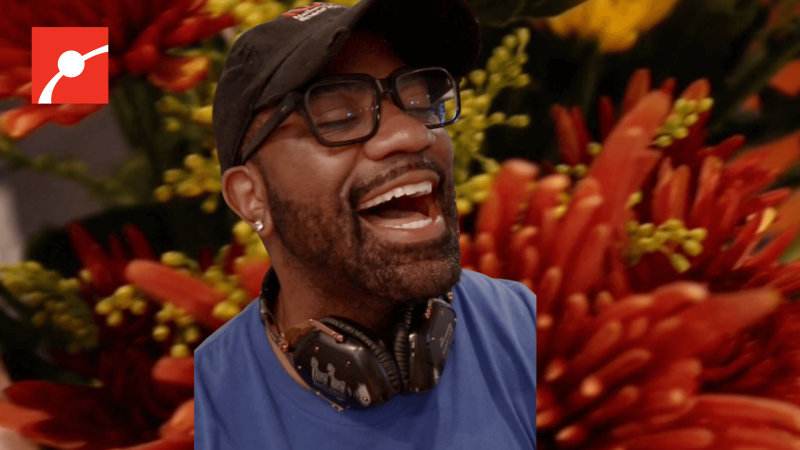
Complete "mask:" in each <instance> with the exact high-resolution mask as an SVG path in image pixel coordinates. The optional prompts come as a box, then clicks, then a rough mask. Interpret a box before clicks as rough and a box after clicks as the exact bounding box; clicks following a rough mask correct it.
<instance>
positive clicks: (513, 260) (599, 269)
mask: <svg viewBox="0 0 800 450" xmlns="http://www.w3.org/2000/svg"><path fill="white" fill-rule="evenodd" d="M673 90H674V82H672V81H668V82H667V83H665V85H664V86H662V87H661V88H659V89H656V90H653V91H651V87H650V81H649V73H648V72H647V71H640V72H638V73H636V75H635V76H634V77H633V79H632V80H631V83H630V84H629V88H628V91H627V94H626V97H625V99H624V101H623V102H622V106H621V108H620V110H621V112H622V118H621V119H620V120H616V118H615V117H614V116H615V112H614V109H615V108H614V107H613V104H612V103H611V100H610V99H608V98H604V99H602V100H601V102H600V114H599V119H600V127H599V129H600V130H601V132H600V134H601V136H600V137H599V139H597V140H594V139H592V138H591V136H590V133H589V132H588V127H587V125H586V123H585V122H584V121H583V119H582V114H581V113H580V111H579V110H577V109H572V110H569V109H567V108H563V107H560V106H556V107H554V108H553V116H554V120H555V123H556V129H557V134H558V137H559V143H560V153H561V159H562V161H564V164H565V167H567V169H565V168H564V167H562V168H559V169H557V171H556V173H552V174H549V175H545V176H540V174H541V172H542V169H541V168H540V167H539V166H537V165H535V164H533V163H530V162H527V161H522V160H510V161H507V162H506V163H505V164H504V165H503V166H502V168H501V169H500V171H499V172H498V174H497V176H496V179H495V182H494V184H493V185H492V188H491V190H490V192H489V194H488V196H487V198H486V200H485V201H484V202H483V204H482V205H481V206H480V208H479V210H478V211H477V216H476V219H475V229H474V232H473V233H471V234H470V233H463V234H462V236H461V247H462V265H463V267H465V268H468V269H475V270H478V271H480V272H482V273H484V274H487V275H489V276H492V277H498V278H507V279H513V280H519V281H521V282H522V283H524V284H526V285H527V286H528V287H529V288H531V289H532V290H533V291H534V292H536V294H537V313H538V321H537V367H538V368H539V373H538V376H539V378H538V379H539V386H538V392H537V428H538V430H539V444H540V445H542V446H545V447H547V448H551V447H558V448H608V449H611V448H642V449H659V448H720V449H722V448H734V447H740V446H760V447H762V448H784V446H791V445H796V443H797V442H798V440H800V427H798V425H797V421H796V418H797V417H800V402H798V399H799V398H800V396H798V393H800V389H798V386H797V384H796V383H795V382H794V381H793V380H796V379H797V377H798V375H800V364H798V363H797V357H796V350H791V349H792V347H793V345H795V344H793V342H796V341H794V339H796V336H797V330H798V328H797V324H798V321H800V315H798V309H797V308H796V307H795V306H796V305H795V304H793V303H789V302H787V301H785V300H784V296H792V295H796V294H797V293H798V292H799V291H800V262H798V261H795V262H793V263H789V264H781V263H779V262H778V261H777V258H778V257H779V256H780V254H781V253H782V252H783V250H784V249H785V248H786V246H787V245H788V243H789V242H791V240H792V239H793V237H794V236H795V235H796V230H797V229H796V224H793V223H791V219H792V217H793V216H791V215H789V216H788V218H789V219H790V220H788V222H789V223H786V222H787V221H786V220H784V223H783V224H782V225H781V226H780V228H776V225H777V224H778V223H779V221H777V220H775V218H776V217H777V216H778V215H779V214H778V211H781V210H782V209H783V203H785V201H786V199H787V197H788V195H789V192H788V190H779V191H771V192H766V193H762V192H761V191H762V190H763V189H764V188H766V187H767V186H769V185H770V184H771V182H772V181H773V180H775V179H776V177H777V176H779V174H780V172H781V170H785V169H786V167H787V166H789V163H790V162H791V160H793V159H797V158H798V157H800V145H798V144H800V143H799V142H797V139H796V138H794V139H792V140H789V141H785V142H779V143H774V144H769V145H767V146H763V147H761V148H756V149H753V150H751V151H750V152H747V153H745V154H744V155H743V156H741V157H739V158H737V159H734V160H733V161H730V162H726V161H727V160H728V159H729V158H730V156H731V155H732V154H733V151H734V150H736V149H737V148H739V147H740V146H741V145H742V144H743V138H741V137H733V138H731V139H729V140H727V141H725V142H723V143H721V144H719V145H716V146H707V145H706V144H705V143H704V139H705V137H704V136H705V130H704V128H703V125H704V123H705V121H706V120H707V118H708V115H709V112H710V108H711V106H712V104H713V102H712V100H711V98H710V96H709V94H710V86H708V83H707V82H705V81H699V82H697V83H695V84H693V85H691V86H689V87H688V88H687V89H686V90H685V91H684V92H683V93H682V94H681V95H680V96H679V98H678V99H677V100H676V101H674V102H672V101H671V95H672V92H673ZM693 115H694V116H693ZM681 127H682V128H684V130H682V131H677V132H676V130H678V129H680V128H681ZM666 135H669V136H670V142H667V141H666V140H665V139H662V137H663V136H666ZM656 168H657V169H656ZM654 169H655V170H654ZM795 220H796V219H795ZM731 337H734V338H733V339H731ZM768 398H771V399H768ZM790 402H791V403H790Z"/></svg>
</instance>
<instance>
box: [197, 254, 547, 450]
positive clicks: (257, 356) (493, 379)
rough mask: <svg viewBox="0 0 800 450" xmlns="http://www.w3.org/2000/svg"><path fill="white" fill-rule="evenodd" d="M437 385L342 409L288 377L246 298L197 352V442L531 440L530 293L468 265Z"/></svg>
mask: <svg viewBox="0 0 800 450" xmlns="http://www.w3.org/2000/svg"><path fill="white" fill-rule="evenodd" d="M453 294H454V300H453V309H454V310H455V311H456V314H457V317H458V324H457V326H456V332H455V339H454V341H453V344H452V348H451V350H450V354H449V357H448V360H447V364H446V365H445V369H444V373H443V374H442V377H441V379H440V381H439V384H438V385H437V386H436V387H434V388H433V389H432V390H430V391H428V392H425V393H421V394H414V395H410V396H397V397H395V398H393V399H392V400H391V401H389V402H388V403H386V404H384V405H380V406H376V407H373V408H371V409H367V410H360V411H358V410H345V411H343V412H339V411H337V410H335V409H333V408H332V407H331V406H330V404H329V403H327V402H326V401H325V400H323V399H321V398H320V397H318V396H317V395H316V394H314V393H312V392H310V391H308V390H306V389H305V388H303V387H302V386H300V385H299V384H298V383H297V382H296V381H294V380H293V379H292V378H291V377H290V376H289V374H287V373H286V371H285V370H284V369H283V366H281V364H280V362H279V361H278V359H277V356H276V355H275V353H274V352H273V351H272V348H271V347H270V344H269V342H268V341H267V337H266V334H265V332H264V326H263V324H262V322H261V318H260V316H259V308H258V306H259V305H258V301H254V302H252V303H251V304H250V305H249V306H247V307H246V308H245V309H244V311H242V312H241V313H240V314H239V315H237V316H236V317H234V318H233V319H232V320H230V321H229V322H228V323H226V324H225V325H224V326H223V327H222V328H220V329H219V330H217V331H216V332H215V333H214V334H213V335H211V336H210V337H209V338H208V339H207V340H206V341H205V342H204V343H203V344H202V345H201V346H200V347H199V348H198V349H197V351H196V352H195V372H194V378H195V385H194V400H195V426H194V430H195V431H194V432H195V450H229V449H230V450H256V449H259V450H261V449H281V450H283V449H287V450H288V449H297V450H305V449H309V450H311V449H313V450H327V449H349V450H358V449H381V450H411V449H436V450H445V449H454V450H455V449H458V450H469V449H489V448H499V449H504V450H516V449H525V450H529V449H535V448H536V297H535V296H534V295H533V293H532V292H531V291H530V290H529V289H528V288H526V287H525V286H524V285H523V284H521V283H517V282H514V281H508V280H498V279H493V278H489V277H487V276H485V275H482V274H480V273H477V272H470V271H467V270H464V271H463V272H462V275H461V281H460V282H459V284H458V285H456V286H455V287H454V288H453Z"/></svg>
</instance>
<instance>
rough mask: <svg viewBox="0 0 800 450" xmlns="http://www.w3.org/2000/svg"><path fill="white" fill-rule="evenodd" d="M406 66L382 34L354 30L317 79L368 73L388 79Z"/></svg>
mask: <svg viewBox="0 0 800 450" xmlns="http://www.w3.org/2000/svg"><path fill="white" fill-rule="evenodd" d="M405 66H406V64H405V62H403V60H402V59H400V57H399V56H397V53H395V51H394V49H392V46H391V45H390V44H389V43H388V42H387V41H386V40H385V39H384V37H383V36H382V35H380V34H377V33H373V32H368V31H361V30H354V31H353V32H352V34H351V35H350V38H349V39H348V40H347V42H346V43H345V45H344V46H343V47H342V50H341V51H340V52H339V53H338V54H336V55H335V56H334V57H333V58H332V59H331V61H330V62H329V63H328V64H327V65H326V66H325V67H324V68H323V69H322V70H321V71H320V73H319V74H318V76H317V77H324V76H328V75H336V74H346V73H366V74H368V75H372V76H373V77H375V78H386V77H388V76H389V75H390V74H391V73H392V72H394V71H395V70H397V69H399V68H401V67H405Z"/></svg>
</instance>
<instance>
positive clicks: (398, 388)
mask: <svg viewBox="0 0 800 450" xmlns="http://www.w3.org/2000/svg"><path fill="white" fill-rule="evenodd" d="M319 321H320V322H321V323H324V324H325V325H330V326H333V327H335V328H338V329H339V330H340V331H341V332H342V333H344V334H346V335H349V336H350V337H352V338H354V339H356V340H358V341H359V342H361V343H362V344H364V346H365V347H367V348H368V349H369V350H370V351H371V352H372V354H373V355H375V358H377V359H378V361H379V362H380V363H381V366H383V369H384V370H385V371H386V376H387V378H388V379H389V383H390V384H391V387H392V389H394V391H395V392H396V393H401V392H403V382H402V381H401V380H400V373H399V371H398V369H397V364H395V361H394V358H393V357H392V355H391V354H390V353H389V352H388V351H387V350H386V349H385V348H383V346H382V345H380V344H378V343H376V342H375V341H373V340H372V338H370V337H369V336H368V331H367V330H365V329H363V328H362V327H360V326H359V325H356V324H354V323H351V322H349V321H346V320H345V319H340V318H336V317H323V318H322V319H320V320H319Z"/></svg>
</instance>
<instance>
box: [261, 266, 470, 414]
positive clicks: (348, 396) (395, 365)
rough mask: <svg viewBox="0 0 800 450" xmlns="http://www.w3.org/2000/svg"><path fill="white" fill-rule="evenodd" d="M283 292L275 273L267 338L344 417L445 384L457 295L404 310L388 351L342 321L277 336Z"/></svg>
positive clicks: (265, 296) (266, 299) (265, 295)
mask: <svg viewBox="0 0 800 450" xmlns="http://www.w3.org/2000/svg"><path fill="white" fill-rule="evenodd" d="M279 290H280V283H279V282H278V277H277V274H276V273H275V271H274V270H273V268H272V267H270V269H269V270H268V271H267V274H266V275H265V276H264V282H263V283H262V286H261V295H260V296H259V305H260V309H261V320H262V322H264V329H265V331H266V333H267V336H268V337H269V338H270V339H272V340H274V341H275V343H276V344H277V345H278V346H279V347H280V349H281V350H282V351H283V352H284V353H286V355H287V356H288V357H289V360H290V361H291V363H292V365H293V366H294V368H295V369H296V370H297V372H298V373H299V374H300V376H301V377H302V378H303V379H304V380H305V381H306V383H308V385H309V386H310V387H311V388H312V390H314V392H315V393H316V394H317V395H319V396H320V397H322V398H324V399H325V400H327V401H328V402H329V403H330V404H331V405H332V406H333V407H334V408H337V409H338V410H339V411H342V410H344V409H348V408H352V409H366V408H368V407H370V406H375V405H380V404H383V403H386V402H388V401H389V400H391V399H392V398H394V397H395V396H397V395H398V394H403V395H410V394H413V393H417V392H425V391H428V390H430V389H431V388H433V387H434V386H436V384H437V383H438V382H439V379H440V377H441V375H442V372H443V371H444V365H445V362H446V360H447V354H448V352H449V350H450V346H451V344H452V343H453V337H454V331H455V326H456V313H455V311H454V310H453V308H452V307H451V306H450V303H452V301H453V293H452V291H451V292H448V293H447V296H446V300H445V299H443V298H441V297H434V298H430V299H428V301H427V302H421V303H418V304H416V305H412V306H407V307H404V308H402V309H400V310H398V311H397V312H396V317H395V320H394V334H393V336H394V342H392V343H391V344H392V345H391V347H389V348H387V346H386V345H384V343H383V342H382V341H380V340H378V339H374V338H373V337H370V333H369V332H368V331H367V330H366V329H364V328H363V327H362V326H360V325H359V324H357V323H355V322H352V321H349V320H347V319H344V318H340V317H323V318H321V319H319V320H313V319H309V320H307V321H305V322H302V323H300V324H298V325H295V326H294V327H292V328H291V329H289V330H288V331H286V332H285V333H282V332H281V331H280V329H278V334H277V335H275V334H274V333H273V332H272V330H271V329H270V325H272V324H274V323H276V321H275V317H274V316H273V315H272V308H273V307H274V305H275V302H276V300H277V295H278V291H279Z"/></svg>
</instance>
